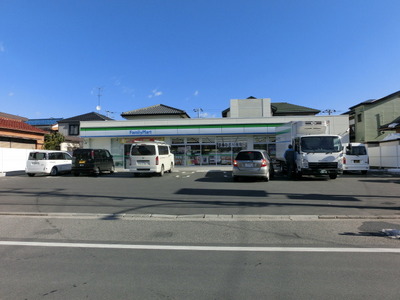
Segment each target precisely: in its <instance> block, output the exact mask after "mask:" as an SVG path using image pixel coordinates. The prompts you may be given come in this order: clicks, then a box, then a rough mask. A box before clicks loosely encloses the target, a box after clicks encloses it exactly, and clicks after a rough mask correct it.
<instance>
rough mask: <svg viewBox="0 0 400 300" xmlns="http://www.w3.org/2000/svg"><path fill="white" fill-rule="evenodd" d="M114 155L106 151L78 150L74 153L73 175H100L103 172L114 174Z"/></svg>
mask: <svg viewBox="0 0 400 300" xmlns="http://www.w3.org/2000/svg"><path fill="white" fill-rule="evenodd" d="M114 171H115V165H114V160H113V157H112V155H111V154H110V152H109V151H108V150H105V149H76V150H74V151H73V153H72V174H74V175H75V176H79V175H80V174H93V175H95V176H97V175H100V174H101V173H103V172H110V173H114Z"/></svg>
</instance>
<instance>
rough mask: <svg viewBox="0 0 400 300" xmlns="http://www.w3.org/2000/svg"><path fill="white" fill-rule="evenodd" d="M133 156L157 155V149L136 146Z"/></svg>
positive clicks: (152, 146)
mask: <svg viewBox="0 0 400 300" xmlns="http://www.w3.org/2000/svg"><path fill="white" fill-rule="evenodd" d="M131 155H156V147H155V146H154V145H134V146H132V151H131Z"/></svg>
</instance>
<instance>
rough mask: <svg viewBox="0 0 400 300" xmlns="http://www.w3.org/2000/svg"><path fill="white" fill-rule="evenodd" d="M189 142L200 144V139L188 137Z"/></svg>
mask: <svg viewBox="0 0 400 300" xmlns="http://www.w3.org/2000/svg"><path fill="white" fill-rule="evenodd" d="M187 143H188V144H200V139H199V138H196V137H188V138H187Z"/></svg>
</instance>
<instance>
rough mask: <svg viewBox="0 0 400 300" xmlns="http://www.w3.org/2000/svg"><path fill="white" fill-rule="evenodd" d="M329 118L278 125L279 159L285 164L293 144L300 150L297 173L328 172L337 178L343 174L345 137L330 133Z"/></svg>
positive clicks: (322, 173)
mask: <svg viewBox="0 0 400 300" xmlns="http://www.w3.org/2000/svg"><path fill="white" fill-rule="evenodd" d="M329 129H330V128H329V123H328V122H327V121H294V122H289V123H287V124H284V125H282V126H279V127H277V128H276V159H277V160H278V161H279V162H280V165H281V166H282V167H284V166H285V157H284V154H285V151H286V150H287V149H288V146H289V145H292V146H293V149H294V150H295V152H296V161H295V168H294V170H295V175H296V177H298V178H299V177H301V176H302V175H315V176H321V175H326V176H329V178H331V179H336V178H337V176H338V175H339V174H342V173H343V146H342V141H341V136H340V135H337V134H329V132H330V130H329Z"/></svg>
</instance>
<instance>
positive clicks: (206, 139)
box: [201, 137, 215, 144]
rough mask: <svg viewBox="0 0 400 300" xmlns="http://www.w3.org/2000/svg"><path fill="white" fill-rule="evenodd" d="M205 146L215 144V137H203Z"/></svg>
mask: <svg viewBox="0 0 400 300" xmlns="http://www.w3.org/2000/svg"><path fill="white" fill-rule="evenodd" d="M201 142H202V143H203V144H215V137H203V138H201Z"/></svg>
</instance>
